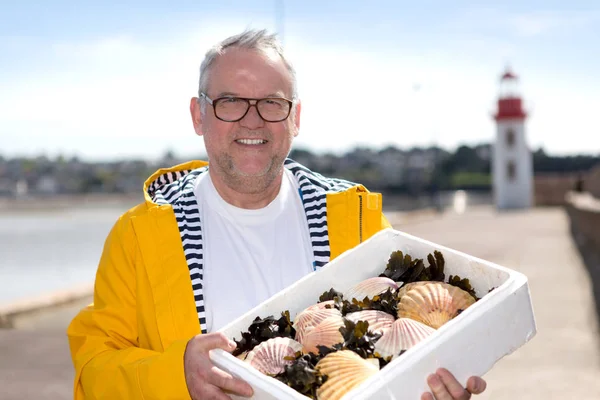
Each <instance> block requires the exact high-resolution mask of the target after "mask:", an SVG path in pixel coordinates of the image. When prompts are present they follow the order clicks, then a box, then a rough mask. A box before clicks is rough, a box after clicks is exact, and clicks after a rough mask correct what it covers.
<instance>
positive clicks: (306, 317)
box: [294, 306, 342, 343]
mask: <svg viewBox="0 0 600 400" xmlns="http://www.w3.org/2000/svg"><path fill="white" fill-rule="evenodd" d="M311 307H312V306H311ZM311 307H309V308H307V309H306V310H304V311H302V312H301V313H300V314H298V315H297V316H296V318H295V319H294V329H296V337H295V339H296V340H297V341H298V342H300V343H302V339H303V337H304V335H305V334H306V331H307V330H309V329H312V328H314V327H315V326H317V325H318V324H320V323H321V322H322V321H323V320H325V319H327V318H329V317H335V316H339V317H341V316H342V313H341V312H340V310H338V309H337V308H311Z"/></svg>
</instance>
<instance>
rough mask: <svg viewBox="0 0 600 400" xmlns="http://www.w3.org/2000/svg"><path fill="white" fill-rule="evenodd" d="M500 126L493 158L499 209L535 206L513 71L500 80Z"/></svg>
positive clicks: (528, 153)
mask: <svg viewBox="0 0 600 400" xmlns="http://www.w3.org/2000/svg"><path fill="white" fill-rule="evenodd" d="M494 118H495V120H496V125H497V131H496V141H495V143H494V152H493V156H492V174H493V192H494V201H495V203H496V207H498V208H499V209H508V208H527V207H531V206H532V205H533V162H532V157H531V151H530V150H529V147H528V146H527V141H526V138H525V119H526V118H527V114H526V113H525V111H524V110H523V101H522V99H521V94H520V92H519V85H518V77H517V76H516V75H515V74H514V73H512V72H511V71H510V70H508V69H507V70H506V72H505V73H504V74H503V75H502V77H501V78H500V93H499V98H498V109H497V110H496V113H495V115H494Z"/></svg>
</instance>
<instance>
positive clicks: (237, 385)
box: [208, 367, 254, 397]
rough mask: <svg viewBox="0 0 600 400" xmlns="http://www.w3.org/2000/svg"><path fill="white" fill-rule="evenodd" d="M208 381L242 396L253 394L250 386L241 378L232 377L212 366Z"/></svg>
mask: <svg viewBox="0 0 600 400" xmlns="http://www.w3.org/2000/svg"><path fill="white" fill-rule="evenodd" d="M208 383H210V384H213V385H215V386H217V387H219V388H221V389H223V390H225V391H227V392H229V393H233V394H237V395H239V396H243V397H251V396H252V394H254V391H253V390H252V386H250V385H249V384H248V383H246V382H244V381H243V380H241V379H237V378H234V377H233V376H231V375H230V374H228V373H227V372H225V371H223V370H221V369H219V368H217V367H213V368H211V371H210V375H209V378H208Z"/></svg>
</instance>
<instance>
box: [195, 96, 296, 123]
mask: <svg viewBox="0 0 600 400" xmlns="http://www.w3.org/2000/svg"><path fill="white" fill-rule="evenodd" d="M200 97H203V98H205V99H206V101H207V102H208V104H210V105H211V106H213V109H214V110H215V117H217V118H218V119H220V120H221V121H225V122H237V121H239V120H241V119H242V118H244V117H245V116H246V114H248V110H250V107H252V106H254V107H256V111H257V112H258V115H260V117H261V118H262V119H264V120H265V121H267V122H281V121H283V120H285V119H287V117H289V115H290V111H292V104H293V102H292V101H291V100H288V99H286V98H283V97H268V98H264V99H248V98H245V97H219V98H218V99H214V100H213V99H211V98H210V97H208V96H207V95H206V93H200Z"/></svg>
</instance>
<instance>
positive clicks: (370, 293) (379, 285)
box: [343, 276, 398, 301]
mask: <svg viewBox="0 0 600 400" xmlns="http://www.w3.org/2000/svg"><path fill="white" fill-rule="evenodd" d="M389 288H392V289H393V290H396V289H398V284H397V283H396V282H394V281H393V280H391V279H390V278H386V277H384V276H378V277H375V278H369V279H365V280H364V281H362V282H360V283H358V284H356V285H354V286H353V287H351V288H350V289H348V290H346V291H345V292H344V294H343V296H344V300H348V301H352V299H356V300H364V298H365V297H368V298H369V299H372V298H373V297H375V296H377V295H378V294H381V293H383V292H385V291H386V290H388V289H389Z"/></svg>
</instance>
